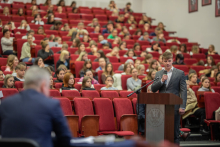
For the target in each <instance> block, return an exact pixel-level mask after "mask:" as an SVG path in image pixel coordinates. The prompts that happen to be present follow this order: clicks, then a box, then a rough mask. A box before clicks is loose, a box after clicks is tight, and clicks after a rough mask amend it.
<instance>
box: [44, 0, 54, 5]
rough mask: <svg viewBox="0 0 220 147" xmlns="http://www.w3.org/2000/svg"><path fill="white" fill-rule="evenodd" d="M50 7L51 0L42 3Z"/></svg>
mask: <svg viewBox="0 0 220 147" xmlns="http://www.w3.org/2000/svg"><path fill="white" fill-rule="evenodd" d="M50 5H52V1H51V0H46V1H45V3H44V6H50Z"/></svg>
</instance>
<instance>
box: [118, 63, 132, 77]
mask: <svg viewBox="0 0 220 147" xmlns="http://www.w3.org/2000/svg"><path fill="white" fill-rule="evenodd" d="M132 68H133V65H131V64H130V63H125V64H124V69H123V71H124V72H123V73H121V75H131V69H132Z"/></svg>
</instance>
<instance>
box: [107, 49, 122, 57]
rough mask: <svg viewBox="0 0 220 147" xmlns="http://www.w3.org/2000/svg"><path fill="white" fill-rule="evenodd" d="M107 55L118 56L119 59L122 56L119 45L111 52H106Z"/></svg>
mask: <svg viewBox="0 0 220 147" xmlns="http://www.w3.org/2000/svg"><path fill="white" fill-rule="evenodd" d="M106 56H107V57H117V58H118V59H119V58H120V56H119V48H118V47H114V48H113V49H112V51H111V52H110V53H108V54H106Z"/></svg>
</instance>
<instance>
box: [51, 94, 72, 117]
mask: <svg viewBox="0 0 220 147" xmlns="http://www.w3.org/2000/svg"><path fill="white" fill-rule="evenodd" d="M55 99H58V100H59V101H60V106H61V108H62V110H63V114H64V115H73V110H72V106H71V102H70V100H69V99H68V98H55Z"/></svg>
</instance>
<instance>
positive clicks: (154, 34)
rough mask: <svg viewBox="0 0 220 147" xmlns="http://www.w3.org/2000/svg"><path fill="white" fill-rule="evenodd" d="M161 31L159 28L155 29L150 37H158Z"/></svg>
mask: <svg viewBox="0 0 220 147" xmlns="http://www.w3.org/2000/svg"><path fill="white" fill-rule="evenodd" d="M159 31H161V29H160V28H159V27H156V28H155V31H154V32H152V33H151V34H150V36H157V34H158V32H159Z"/></svg>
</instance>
